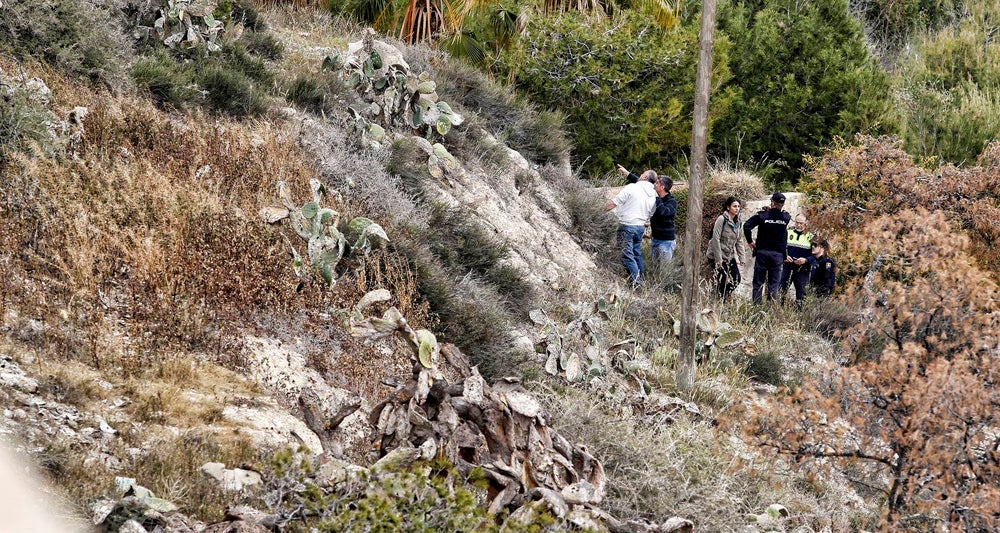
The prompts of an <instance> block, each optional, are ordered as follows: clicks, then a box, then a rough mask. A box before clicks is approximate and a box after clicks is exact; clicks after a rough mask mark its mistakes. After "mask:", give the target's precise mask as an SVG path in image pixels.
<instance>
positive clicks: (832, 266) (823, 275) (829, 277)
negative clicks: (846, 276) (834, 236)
mask: <svg viewBox="0 0 1000 533" xmlns="http://www.w3.org/2000/svg"><path fill="white" fill-rule="evenodd" d="M829 251H830V242H829V241H827V240H826V239H823V240H821V241H813V243H812V255H811V256H810V257H809V264H810V265H811V266H812V277H811V278H810V279H809V285H811V286H812V289H813V291H814V292H815V293H816V297H817V298H826V297H827V296H830V295H831V294H833V286H834V284H835V283H836V282H837V263H836V262H835V261H834V260H833V259H831V258H830V256H828V255H826V254H827V252H829Z"/></svg>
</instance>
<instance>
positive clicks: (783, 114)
mask: <svg viewBox="0 0 1000 533" xmlns="http://www.w3.org/2000/svg"><path fill="white" fill-rule="evenodd" d="M719 31H720V32H721V33H723V34H725V35H728V36H729V39H730V40H731V41H732V48H731V54H730V62H729V65H730V68H731V69H732V73H733V76H732V78H731V80H730V81H729V83H728V84H727V86H728V87H729V88H730V89H731V90H733V91H734V92H735V93H736V98H735V100H734V101H733V102H732V104H731V105H730V106H729V108H728V110H727V112H726V113H725V114H724V116H722V117H720V118H719V120H718V121H717V122H716V124H715V129H714V132H715V133H714V135H713V151H715V152H725V153H729V154H740V157H741V158H743V159H752V160H756V161H764V160H767V159H770V160H775V159H776V160H777V162H779V163H780V164H783V165H784V166H785V170H784V172H783V175H781V176H779V178H782V179H792V180H797V178H798V170H799V169H800V168H801V167H802V165H803V155H804V154H814V153H816V152H818V150H819V149H820V148H821V147H823V146H824V145H826V144H828V143H829V142H830V141H831V140H832V139H833V138H834V137H836V136H841V137H851V136H853V135H854V134H855V133H856V132H859V131H861V132H874V133H878V132H880V131H881V130H883V129H885V128H886V127H888V126H887V124H886V121H887V119H886V117H887V113H888V109H889V103H890V100H889V98H888V79H887V77H886V75H885V73H884V72H883V71H882V70H881V68H880V66H879V65H878V63H877V61H876V60H875V59H874V57H873V56H872V54H871V53H870V51H869V49H868V45H867V44H866V42H865V39H864V35H863V34H862V31H861V26H860V25H859V24H858V22H857V21H856V20H855V19H854V18H852V17H851V15H850V14H849V12H848V8H847V2H846V0H816V1H813V2H797V1H795V0H731V1H729V2H725V3H722V4H720V7H719ZM713 102H714V100H713Z"/></svg>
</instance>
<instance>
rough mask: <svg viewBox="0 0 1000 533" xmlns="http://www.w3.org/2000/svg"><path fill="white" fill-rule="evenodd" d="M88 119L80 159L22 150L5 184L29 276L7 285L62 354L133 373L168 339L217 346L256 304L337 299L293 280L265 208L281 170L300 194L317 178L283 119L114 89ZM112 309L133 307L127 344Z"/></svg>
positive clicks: (10, 224) (20, 266) (23, 273)
mask: <svg viewBox="0 0 1000 533" xmlns="http://www.w3.org/2000/svg"><path fill="white" fill-rule="evenodd" d="M84 126H85V131H86V133H85V134H84V136H83V139H82V141H81V143H80V145H79V146H78V148H77V149H76V152H75V154H74V156H75V157H74V158H73V159H72V160H64V159H56V158H44V157H42V158H30V157H26V156H22V157H19V158H18V159H17V160H16V163H15V164H14V165H11V166H10V167H8V168H7V169H5V176H4V184H3V185H2V188H0V204H2V205H3V207H4V211H5V213H7V215H8V216H6V217H4V220H3V221H0V239H2V240H3V241H4V242H6V243H11V244H14V243H17V244H16V245H13V246H11V247H10V248H7V249H8V250H15V249H17V250H19V251H20V253H19V254H18V255H14V256H11V255H6V254H5V255H6V257H5V261H7V262H9V263H10V265H11V267H12V268H11V269H10V272H11V273H12V274H14V277H15V278H17V279H16V280H14V281H11V282H10V283H9V284H8V285H7V287H6V289H5V291H6V292H7V293H8V294H9V295H12V296H16V299H17V300H19V301H21V302H22V303H23V304H24V305H25V309H31V311H32V313H31V316H34V317H40V318H43V319H44V320H43V321H44V322H45V323H46V324H47V325H48V326H49V328H47V329H46V336H47V337H49V338H48V339H47V341H48V342H49V343H50V344H57V345H59V346H57V348H58V349H57V350H56V351H57V352H59V353H62V354H63V355H65V356H67V357H68V358H72V359H80V360H86V361H88V362H90V363H92V364H93V365H94V366H96V367H101V366H118V365H122V366H124V367H126V368H125V373H126V374H127V373H129V371H130V370H131V369H138V368H141V367H143V366H146V363H147V362H148V361H149V360H151V359H152V358H153V357H152V356H153V353H154V352H156V351H160V350H163V349H166V348H169V347H170V346H176V347H185V348H195V349H201V350H212V349H213V348H214V347H217V346H218V345H219V344H220V343H221V338H222V337H224V336H225V333H226V331H227V330H228V329H230V328H233V327H236V325H237V324H238V322H239V320H240V319H244V318H251V317H252V316H253V315H254V314H256V313H269V314H277V315H281V314H287V313H289V312H291V311H292V310H294V309H299V308H302V307H309V306H315V305H318V304H319V302H321V301H323V300H325V299H328V298H330V295H329V293H322V292H320V291H319V289H318V288H311V289H308V290H305V291H302V292H300V293H296V292H295V285H294V284H295V278H294V276H293V275H292V273H291V268H290V262H289V260H288V258H287V255H286V254H287V252H286V244H285V242H284V240H283V237H282V235H281V233H280V232H279V231H278V230H276V229H274V228H272V227H269V226H267V225H266V224H264V223H263V222H262V221H261V220H260V219H259V218H258V216H257V214H256V213H257V212H258V210H259V209H260V208H261V207H263V206H265V205H268V204H270V203H272V202H273V201H274V196H273V195H274V192H273V191H274V184H275V183H276V182H277V181H278V180H285V181H287V182H288V183H289V185H290V188H291V190H292V191H294V194H295V195H296V196H298V197H300V198H301V197H304V196H305V193H306V192H307V190H308V186H307V184H306V183H307V180H308V178H309V177H311V176H312V171H311V168H310V166H309V164H308V163H307V162H306V158H305V157H303V154H301V153H300V151H299V148H298V147H297V146H296V144H295V142H294V139H289V138H287V137H285V136H283V135H282V134H281V133H280V132H279V126H272V125H268V124H257V125H249V124H239V123H236V122H232V121H226V120H207V119H206V117H204V116H201V115H193V116H189V117H186V119H185V120H184V122H183V123H181V122H175V121H173V120H171V119H170V118H168V117H166V116H165V115H163V114H161V113H159V112H158V111H156V110H155V109H154V108H153V107H152V106H150V105H148V104H146V103H144V102H141V101H137V100H130V99H109V98H106V99H104V100H101V101H100V102H99V103H98V104H97V105H95V106H93V107H92V108H91V111H90V114H89V115H88V116H87V118H86V119H85V122H84ZM248 126H249V127H248ZM113 317H118V319H121V318H126V320H125V324H126V327H127V333H126V335H125V341H124V346H120V347H117V348H118V349H114V350H110V349H109V350H102V345H104V344H105V343H103V342H101V339H100V336H101V333H100V332H101V331H102V330H103V326H105V322H106V319H110V318H113ZM108 357H112V358H114V359H115V360H113V361H108V360H107V358H108Z"/></svg>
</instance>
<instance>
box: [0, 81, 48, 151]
mask: <svg viewBox="0 0 1000 533" xmlns="http://www.w3.org/2000/svg"><path fill="white" fill-rule="evenodd" d="M54 119H55V117H54V116H53V115H52V114H51V113H49V111H48V110H47V109H45V108H44V107H42V106H41V105H38V104H36V103H34V102H32V101H31V97H30V95H29V94H28V93H27V92H25V91H24V90H21V89H14V90H10V91H9V92H6V93H2V92H0V168H3V167H4V166H6V164H7V161H8V159H9V158H10V156H11V155H12V154H13V153H14V152H20V151H25V150H28V149H29V148H30V146H31V145H32V144H33V143H38V144H40V145H41V146H42V147H43V148H45V147H46V146H48V145H50V144H51V143H52V142H54V140H55V139H54V136H53V134H52V131H51V130H50V129H49V124H50V123H51V122H52V121H53V120H54Z"/></svg>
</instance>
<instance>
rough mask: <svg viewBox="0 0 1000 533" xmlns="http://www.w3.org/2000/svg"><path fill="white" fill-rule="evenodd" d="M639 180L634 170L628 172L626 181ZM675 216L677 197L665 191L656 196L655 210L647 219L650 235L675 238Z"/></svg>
mask: <svg viewBox="0 0 1000 533" xmlns="http://www.w3.org/2000/svg"><path fill="white" fill-rule="evenodd" d="M637 181H639V176H637V175H636V174H635V172H629V173H628V182H629V183H635V182H637ZM676 218H677V197H676V196H674V195H672V194H670V192H669V191H668V192H667V195H666V196H664V197H662V198H660V197H659V196H657V197H656V211H654V212H653V217H652V218H650V219H649V229H650V234H651V235H652V237H653V238H654V239H656V240H658V241H673V240H677V230H676V229H675V227H674V220H675V219H676Z"/></svg>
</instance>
